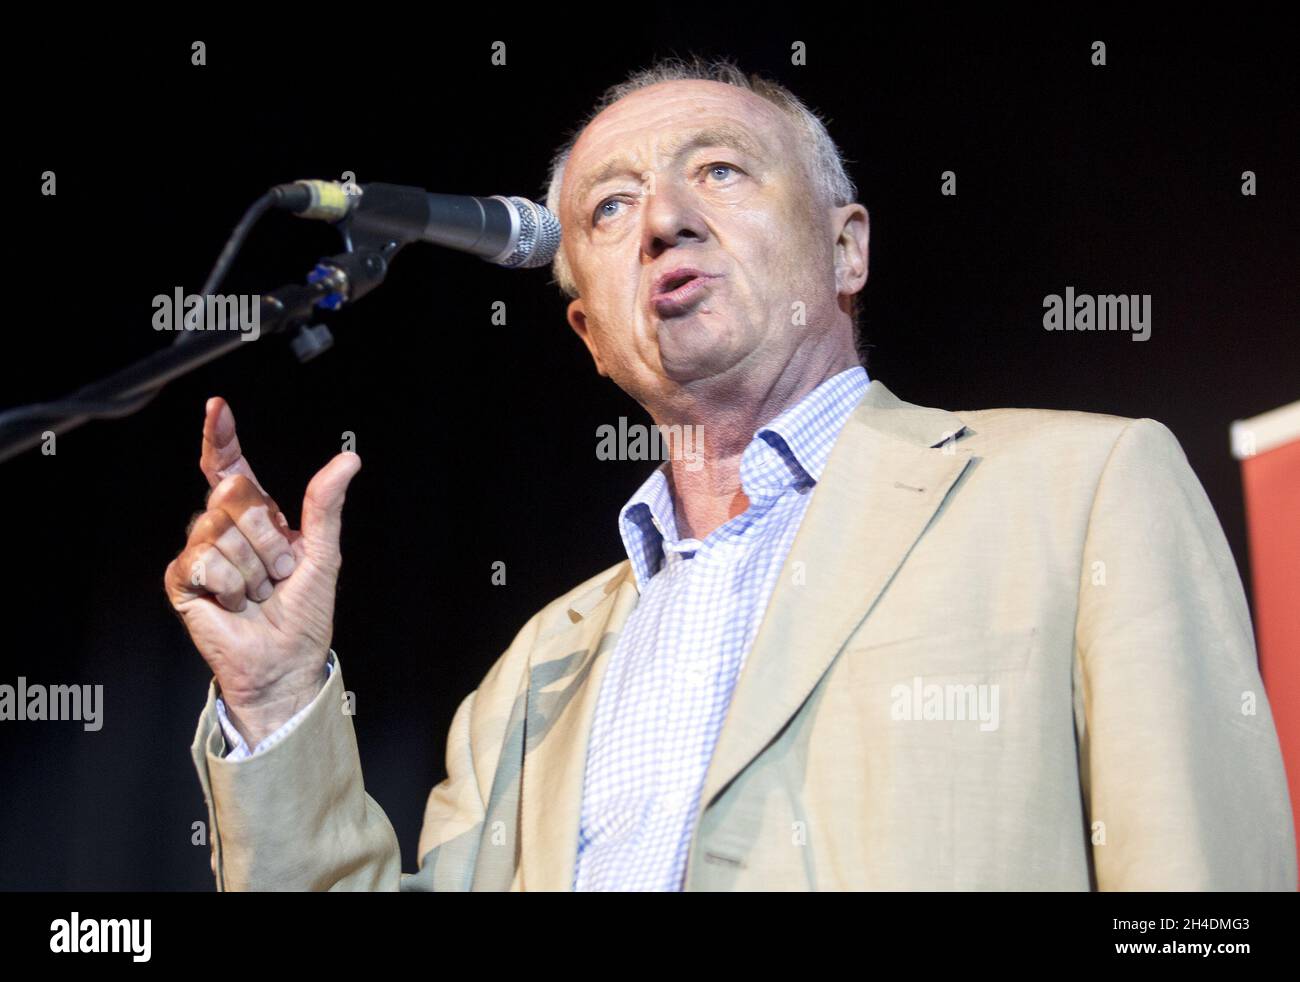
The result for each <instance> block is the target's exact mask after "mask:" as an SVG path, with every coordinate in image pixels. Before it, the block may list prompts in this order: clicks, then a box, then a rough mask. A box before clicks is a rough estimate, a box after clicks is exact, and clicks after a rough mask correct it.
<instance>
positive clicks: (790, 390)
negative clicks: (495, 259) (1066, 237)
mask: <svg viewBox="0 0 1300 982" xmlns="http://www.w3.org/2000/svg"><path fill="white" fill-rule="evenodd" d="M855 197H856V194H855V191H854V188H853V185H852V183H851V182H850V181H849V179H848V177H847V176H846V174H845V172H844V168H843V164H842V161H841V157H840V154H839V152H838V150H837V148H836V146H835V144H834V143H833V142H832V140H831V139H830V137H829V135H828V134H827V132H826V129H825V127H824V125H823V124H822V122H821V120H820V119H819V118H818V117H817V116H816V115H815V114H813V113H812V112H810V111H809V110H808V109H807V108H806V107H805V106H804V105H803V104H802V103H801V102H800V101H799V100H798V99H797V98H796V97H795V96H794V95H793V94H791V93H790V92H789V91H788V90H786V89H784V88H783V87H781V86H779V85H777V84H775V83H772V82H770V81H766V80H763V79H759V78H755V77H749V76H746V75H745V74H744V73H742V72H740V71H739V70H737V69H736V68H735V67H734V66H732V65H730V64H728V63H712V64H704V63H700V62H698V61H696V62H692V63H683V62H677V61H673V62H667V63H662V64H660V65H657V66H655V67H654V68H651V69H649V70H646V71H643V72H639V73H637V74H636V75H634V76H633V77H632V78H630V79H629V80H628V81H627V82H625V83H623V84H621V85H619V86H616V87H614V88H613V89H611V90H610V91H609V92H608V93H606V96H605V98H604V99H603V100H602V101H601V103H600V104H599V105H598V106H597V107H596V110H595V111H594V112H593V114H592V116H591V117H590V118H589V119H588V121H587V122H586V123H585V125H583V126H582V127H580V128H579V131H578V133H577V136H576V139H574V140H572V141H570V142H569V143H568V144H566V146H565V147H563V148H562V149H561V151H560V152H559V153H558V154H557V157H556V161H555V165H554V167H553V171H552V182H551V190H550V195H549V199H548V204H549V205H550V206H551V209H552V210H553V211H555V212H556V213H557V214H558V215H559V216H560V218H561V220H562V223H563V227H564V234H563V243H562V250H561V252H560V255H559V257H558V258H557V260H556V266H555V274H556V279H557V281H558V283H559V285H560V286H561V288H562V289H564V290H565V291H566V293H568V294H569V295H570V296H571V297H572V298H573V299H572V302H571V303H570V305H569V309H568V319H569V323H570V324H571V326H572V327H573V329H574V330H575V331H576V332H577V333H578V335H579V336H580V337H581V338H582V340H583V342H584V343H585V344H586V346H587V348H588V349H589V350H590V352H591V356H592V359H593V360H594V362H595V366H596V370H597V371H598V372H600V373H601V374H602V375H607V376H609V377H610V378H612V379H613V380H614V381H615V382H616V383H617V384H618V385H619V387H620V388H622V389H623V390H624V391H625V392H627V393H628V395H630V396H631V397H632V398H633V399H635V400H636V401H637V402H638V403H640V404H641V405H642V406H643V407H644V408H645V409H646V411H647V412H648V413H649V414H650V416H651V417H652V419H653V420H654V422H655V423H656V424H659V425H660V426H662V427H664V432H666V433H668V434H680V433H699V434H701V436H702V441H703V442H702V447H698V448H695V451H696V452H694V453H692V454H691V460H690V461H689V464H688V462H687V461H686V460H685V459H684V454H683V453H682V452H681V451H682V447H681V446H680V440H677V441H674V440H673V438H672V437H671V436H670V437H669V444H670V446H669V449H670V451H671V452H670V454H669V460H667V461H666V462H665V463H664V465H663V466H661V467H660V468H659V469H657V470H655V471H654V472H653V473H652V474H651V475H650V477H649V479H648V480H647V481H646V482H645V484H644V485H642V487H641V488H640V489H639V490H638V491H637V493H636V494H635V495H634V496H633V497H632V499H631V500H630V501H629V502H628V503H627V505H626V506H625V507H624V508H623V510H622V512H621V513H620V515H619V516H618V529H619V533H620V534H621V536H622V539H623V543H624V545H625V547H626V549H627V560H626V561H625V562H622V563H619V564H618V565H617V566H615V567H613V568H612V569H609V570H606V571H604V572H602V573H600V574H599V575H597V576H595V577H592V578H591V579H589V580H587V581H586V582H584V583H582V584H580V585H578V586H577V587H575V588H574V589H573V590H571V591H570V592H569V593H567V594H565V595H564V596H562V597H560V598H558V599H557V600H555V601H554V602H553V603H551V604H549V605H548V606H546V607H545V608H544V609H542V610H541V611H539V612H538V613H537V614H536V615H534V616H533V618H532V619H531V620H530V621H529V622H528V623H527V624H526V625H525V626H524V627H523V628H522V630H521V631H520V632H519V633H518V635H517V636H516V638H515V640H514V641H513V643H512V644H511V645H510V647H509V648H508V649H507V650H506V652H505V653H504V654H503V655H502V656H501V657H500V658H499V659H498V660H497V662H496V663H495V664H494V665H493V666H492V668H491V669H490V670H489V671H488V673H487V674H486V675H485V676H484V678H483V680H482V682H481V683H480V685H479V686H478V688H477V689H476V690H475V691H474V692H471V693H470V694H469V695H467V696H466V697H465V698H464V700H463V701H462V702H461V704H460V707H459V709H458V711H457V712H456V714H455V717H454V719H453V720H452V723H451V730H450V734H449V737H448V746H447V778H446V780H444V781H443V782H442V783H441V784H439V785H438V786H436V787H435V788H433V789H432V791H431V792H430V794H429V796H428V802H427V806H426V810H425V816H424V825H423V830H422V833H421V836H420V843H419V855H418V856H417V857H416V859H417V869H418V871H417V872H414V873H404V872H402V864H401V859H400V853H399V849H398V844H397V840H396V837H395V835H394V833H393V829H392V826H391V824H390V823H389V821H388V819H387V817H386V816H385V814H384V812H383V810H382V809H381V808H380V807H379V805H378V804H377V803H376V802H375V801H374V800H373V799H372V798H371V797H370V796H369V795H367V794H366V792H365V790H364V786H363V782H362V773H361V766H360V762H359V759H358V754H357V749H356V741H355V736H354V732H353V728H352V722H351V718H350V716H349V715H348V714H347V713H346V711H341V707H342V706H345V705H346V701H345V698H344V693H345V688H344V684H343V679H342V667H341V660H340V659H339V657H338V655H337V653H335V652H334V651H332V650H331V649H330V639H331V634H332V619H333V604H334V586H335V582H336V579H337V575H338V570H339V564H340V556H339V545H338V542H339V528H340V516H341V512H342V507H343V499H344V494H345V491H346V488H347V485H348V483H349V481H350V480H351V478H352V477H353V475H355V473H356V472H357V470H358V469H359V467H360V461H359V460H358V458H357V457H356V455H354V454H340V455H339V456H338V457H336V458H335V459H334V460H332V461H331V462H330V463H329V464H327V465H326V466H325V467H324V468H323V469H322V470H321V471H320V472H319V473H318V474H317V475H316V477H314V478H313V479H312V481H311V483H310V484H309V485H308V488H307V492H306V497H305V499H304V502H303V509H302V529H301V531H296V530H292V529H290V528H289V527H288V525H287V523H285V521H284V519H283V516H282V515H281V513H280V510H279V508H278V506H277V505H276V504H275V502H274V500H273V499H271V498H270V497H269V495H267V493H266V492H265V490H264V489H263V488H262V486H261V485H260V484H259V483H258V481H257V478H256V476H255V475H254V473H253V471H252V468H251V466H250V465H249V463H248V461H247V459H246V458H245V457H244V456H243V454H242V451H241V448H240V445H239V441H238V439H237V437H236V432H235V422H234V417H233V415H232V413H231V411H230V408H229V407H228V406H226V405H225V404H224V402H223V401H222V400H220V399H213V400H211V401H210V402H209V404H208V410H207V416H206V420H205V423H204V442H203V457H202V461H201V464H202V468H203V471H204V473H205V474H206V475H207V477H208V480H209V482H210V483H211V485H212V487H213V491H212V493H211V495H210V497H209V500H208V505H207V511H206V512H205V513H204V514H203V515H202V516H201V517H200V518H199V519H198V520H197V521H196V522H195V523H194V524H193V526H192V528H191V531H190V536H189V541H188V543H187V544H186V546H185V548H184V550H183V551H182V552H181V553H180V555H178V556H177V557H176V559H175V560H174V561H173V562H172V564H171V565H170V566H169V567H168V570H167V575H166V585H167V592H168V595H169V597H170V599H171V601H172V603H173V605H174V606H175V608H176V609H177V611H179V613H180V614H181V615H182V617H183V618H184V620H185V623H186V625H187V628H188V629H189V631H190V633H191V636H192V638H193V640H194V642H195V644H196V645H197V647H198V649H199V652H200V653H201V654H202V655H203V657H204V658H205V659H206V660H207V662H208V664H209V665H210V666H211V668H212V670H213V673H214V675H215V679H214V682H213V686H212V687H211V689H210V692H209V698H208V703H207V706H206V707H205V709H204V711H203V714H202V717H201V719H200V721H199V726H198V731H197V733H196V736H195V741H194V745H193V754H194V762H195V765H196V767H197V769H198V773H199V777H200V780H201V782H202V784H203V788H204V793H205V796H206V798H207V801H208V805H209V811H210V817H211V833H212V846H213V870H214V873H215V874H216V877H217V884H218V887H219V888H220V889H223V890H255V889H286V888H288V889H294V888H297V889H313V890H315V889H342V890H411V891H414V890H469V889H474V890H507V889H512V890H522V889H532V890H536V889H542V890H568V889H576V890H680V889H692V890H725V889H761V890H784V889H904V890H910V889H922V890H951V889H957V890H989V889H1019V890H1088V889H1102V890H1115V889H1138V890H1152V889H1190V890H1221V889H1291V888H1294V884H1295V878H1296V856H1295V846H1294V841H1293V838H1292V831H1291V818H1292V816H1291V812H1290V804H1289V802H1288V799H1287V796H1286V779H1285V777H1284V774H1283V769H1282V760H1281V755H1280V751H1279V747H1278V741H1277V737H1276V733H1275V730H1274V727H1273V721H1272V716H1271V714H1270V708H1269V704H1268V700H1267V698H1266V696H1265V694H1264V690H1263V686H1262V683H1261V680H1260V676H1259V673H1258V670H1257V667H1256V656H1255V649H1254V644H1253V639H1252V633H1251V624H1250V616H1249V611H1248V608H1247V606H1246V601H1245V597H1244V594H1243V591H1242V588H1241V582H1240V579H1239V577H1238V574H1237V571H1236V568H1235V566H1234V564H1233V560H1232V557H1231V555H1230V553H1229V551H1228V548H1227V544H1226V542H1225V540H1224V537H1223V533H1222V530H1221V529H1220V527H1219V524H1218V521H1217V519H1216V518H1215V515H1214V512H1213V510H1212V509H1211V507H1210V504H1209V502H1208V500H1207V499H1206V496H1205V493H1204V491H1203V490H1202V488H1201V486H1200V484H1199V483H1198V482H1197V479H1196V477H1195V475H1194V474H1193V473H1192V471H1191V469H1190V467H1189V466H1188V464H1187V461H1186V459H1185V457H1184V456H1183V454H1182V451H1181V450H1180V448H1179V446H1178V443H1177V441H1176V440H1175V439H1174V438H1173V436H1172V434H1170V432H1169V431H1168V430H1167V429H1166V428H1165V427H1164V426H1162V425H1161V424H1160V423H1158V422H1155V421H1154V420H1151V419H1126V418H1120V417H1114V416H1103V415H1096V414H1090V413H1074V412H1048V411H1038V410H1015V409H994V410H979V411H971V412H959V413H951V412H947V411H944V410H940V409H932V408H926V407H922V406H916V405H912V404H909V403H907V402H904V401H902V400H900V399H899V398H897V397H896V396H894V395H893V394H892V393H891V392H890V391H889V390H888V389H887V388H886V387H885V386H884V385H883V384H882V383H881V382H880V381H879V380H871V379H869V378H868V376H867V372H866V370H865V368H864V367H863V366H862V365H861V364H860V363H859V358H858V355H857V350H858V345H857V343H856V336H855V335H856V329H857V319H858V310H857V295H858V293H859V291H860V290H861V289H862V287H863V285H864V283H865V282H866V279H867V257H868V241H869V238H868V216H867V212H866V210H865V209H864V208H863V207H862V205H860V204H857V203H855V200H854V199H855Z"/></svg>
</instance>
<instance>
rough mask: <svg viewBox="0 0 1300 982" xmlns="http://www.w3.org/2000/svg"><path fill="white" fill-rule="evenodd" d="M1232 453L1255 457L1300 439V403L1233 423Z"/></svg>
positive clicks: (1238, 456) (1241, 456)
mask: <svg viewBox="0 0 1300 982" xmlns="http://www.w3.org/2000/svg"><path fill="white" fill-rule="evenodd" d="M1231 434H1232V455H1233V456H1234V457H1236V458H1237V459H1238V460H1245V459H1246V458H1247V457H1254V456H1256V455H1257V454H1262V453H1265V452H1267V451H1269V450H1272V449H1273V448H1274V447H1280V446H1282V445H1283V444H1284V443H1290V442H1291V441H1292V440H1300V402H1293V403H1291V404H1290V405H1288V406H1280V407H1278V408H1277V409H1273V410H1270V411H1269V412H1266V413H1261V414H1260V415H1258V416H1252V417H1251V418H1250V419H1239V420H1237V421H1236V422H1234V423H1233V424H1232V430H1231Z"/></svg>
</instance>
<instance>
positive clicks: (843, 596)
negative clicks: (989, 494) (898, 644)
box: [686, 379, 972, 883]
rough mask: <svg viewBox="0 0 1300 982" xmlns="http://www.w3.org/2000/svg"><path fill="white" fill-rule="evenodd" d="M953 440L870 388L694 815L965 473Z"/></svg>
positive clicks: (805, 527)
mask: <svg viewBox="0 0 1300 982" xmlns="http://www.w3.org/2000/svg"><path fill="white" fill-rule="evenodd" d="M965 432H969V431H966V430H965V427H964V426H963V424H962V422H961V420H960V419H958V418H957V416H955V415H953V414H952V413H950V412H947V411H945V410H942V409H931V408H927V407H923V406H914V405H912V404H910V403H906V402H903V401H901V400H900V399H898V398H897V397H896V396H895V395H894V394H893V393H892V392H890V391H889V390H888V389H887V388H886V387H885V386H884V385H883V384H882V383H881V382H880V381H879V380H876V379H873V380H872V382H871V384H870V385H869V386H868V388H867V392H866V394H865V395H864V396H863V399H862V402H861V403H859V405H858V406H857V408H856V409H855V410H854V412H853V415H852V416H851V417H850V418H849V421H848V423H846V424H845V427H844V430H843V431H842V432H841V434H840V436H839V438H838V439H837V440H836V442H835V446H834V448H833V449H832V451H831V455H830V458H829V460H828V461H827V464H826V469H825V472H824V473H823V474H822V477H821V480H820V481H818V482H817V486H816V488H815V489H814V491H813V498H812V501H811V502H809V505H808V511H807V512H806V513H805V515H804V518H803V522H802V524H801V525H800V528H799V531H798V533H797V535H796V538H795V540H794V543H793V545H792V546H791V549H790V553H789V555H788V556H787V558H786V561H785V564H784V566H783V567H782V570H781V573H780V576H779V577H778V579H777V582H776V586H775V587H774V589H773V591H772V597H771V599H770V601H769V603H768V606H767V612H766V614H765V615H764V619H763V621H762V624H761V625H760V627H759V631H758V634H757V636H756V638H755V640H754V645H753V648H752V649H751V650H750V652H749V654H748V656H747V657H746V659H745V664H744V666H743V668H742V670H741V674H740V677H739V679H737V682H736V689H735V692H734V693H733V695H732V700H731V704H730V707H729V709H728V712H727V717H726V721H725V722H724V724H723V728H722V731H721V733H720V735H719V738H718V743H717V746H716V747H715V749H714V753H713V758H712V760H711V761H710V764H709V770H708V773H707V776H706V778H705V783H704V792H703V794H702V795H701V797H700V809H701V811H703V809H705V808H707V807H708V806H709V804H710V803H711V802H712V800H713V798H714V797H716V796H717V795H718V794H719V792H721V791H722V790H723V789H725V788H726V786H727V785H728V784H729V783H730V782H731V780H732V779H733V778H735V777H736V775H737V774H739V773H740V772H741V771H742V770H743V769H744V768H745V766H746V765H747V764H748V763H749V762H750V761H751V760H752V759H753V758H754V757H755V756H756V755H757V754H758V753H759V752H760V751H762V749H763V748H764V747H765V746H766V745H767V744H768V743H769V742H770V741H771V740H772V739H773V738H774V737H775V736H776V735H777V734H778V733H779V732H780V730H781V729H782V728H783V727H784V726H785V724H786V722H787V721H788V720H789V719H790V717H791V716H793V715H794V714H795V712H796V711H797V710H798V708H799V706H800V705H802V704H803V702H804V700H805V699H806V698H807V697H808V695H809V693H810V692H811V691H812V689H813V688H814V687H815V686H816V685H817V682H818V680H819V679H820V678H821V677H822V675H823V673H824V672H825V671H826V669H827V668H828V667H829V666H830V664H831V662H832V661H834V659H835V656H836V655H837V654H838V653H839V651H840V649H841V648H842V647H843V645H844V643H845V642H846V641H847V640H848V639H849V637H850V635H852V633H853V632H854V630H855V629H856V628H857V627H858V625H859V624H860V623H861V622H862V620H863V618H865V617H866V616H867V615H868V613H869V612H870V610H871V608H872V606H873V605H874V604H875V602H876V599H877V598H878V597H879V596H880V593H881V591H882V590H883V589H884V588H885V585H886V584H887V583H888V582H889V580H890V579H891V578H892V577H893V575H894V573H895V572H896V571H897V569H898V567H899V566H900V565H901V564H902V562H903V560H904V559H905V557H906V556H907V553H908V551H909V550H910V549H911V547H912V545H913V544H914V543H915V542H916V540H917V539H918V538H919V537H920V535H921V532H922V531H923V530H924V529H925V527H926V525H927V524H929V522H930V520H931V518H933V517H934V514H935V512H936V511H937V510H938V509H939V506H940V504H941V503H942V502H943V500H944V498H945V496H946V495H947V494H948V491H949V489H950V488H952V486H953V484H954V483H956V481H957V479H958V478H959V477H960V476H961V474H962V472H963V471H964V470H965V469H966V467H967V465H968V464H969V463H970V460H971V456H972V455H971V451H969V450H965V449H959V448H958V446H957V444H958V442H959V440H960V437H961V436H962V435H964V433H965ZM949 441H950V442H949ZM945 443H947V444H948V445H947V446H946V447H945V446H943V444H945ZM697 820H698V815H697ZM690 862H691V865H694V862H695V849H694V844H693V845H692V850H691V859H690ZM686 882H687V883H689V882H690V870H689V869H688V871H687V879H686Z"/></svg>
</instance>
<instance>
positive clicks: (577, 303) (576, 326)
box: [568, 297, 609, 378]
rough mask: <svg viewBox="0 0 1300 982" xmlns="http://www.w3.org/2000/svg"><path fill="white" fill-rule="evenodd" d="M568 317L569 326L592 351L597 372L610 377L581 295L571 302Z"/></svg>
mask: <svg viewBox="0 0 1300 982" xmlns="http://www.w3.org/2000/svg"><path fill="white" fill-rule="evenodd" d="M568 318H569V326H570V327H572V328H573V330H574V333H576V334H577V335H578V337H580V338H582V343H583V344H585V345H586V346H587V350H588V351H590V352H591V360H592V361H594V362H595V363H596V371H597V373H598V374H600V375H603V376H605V377H606V378H608V377H609V372H607V371H605V366H604V364H603V363H602V362H601V360H600V348H599V347H597V345H596V339H595V338H594V337H593V336H592V334H591V331H590V330H589V329H588V327H587V313H586V311H585V310H584V309H583V306H582V298H581V297H579V298H578V299H577V300H574V301H572V302H571V303H570V304H569V311H568Z"/></svg>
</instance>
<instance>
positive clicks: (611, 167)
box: [577, 124, 762, 201]
mask: <svg viewBox="0 0 1300 982" xmlns="http://www.w3.org/2000/svg"><path fill="white" fill-rule="evenodd" d="M715 146H729V147H735V148H736V149H737V150H739V151H741V152H742V153H746V154H749V155H750V156H752V157H757V156H761V154H762V148H761V146H760V144H759V143H758V141H757V140H755V139H754V138H753V137H752V136H750V135H749V134H748V133H747V132H746V131H745V130H743V129H740V128H739V127H737V126H727V125H725V124H724V125H720V126H710V127H708V128H706V129H702V130H696V131H695V132H694V133H690V134H688V135H686V136H685V137H683V138H682V139H680V140H678V141H677V142H676V143H673V144H669V145H668V146H667V147H664V148H661V149H660V153H661V154H664V155H665V156H669V157H679V156H681V155H682V154H684V153H687V152H688V151H691V150H695V149H698V148H699V147H715ZM633 172H634V168H633V167H632V165H631V161H629V160H628V158H627V157H615V158H613V159H612V160H607V161H605V163H603V164H601V165H600V166H599V167H598V168H596V170H595V171H593V172H592V173H591V174H590V175H589V176H588V177H586V178H585V179H584V180H583V181H582V183H581V184H580V185H579V186H578V192H577V200H578V201H582V200H583V199H584V198H586V197H587V195H588V194H590V193H591V191H592V189H593V188H594V187H596V186H597V185H598V184H603V183H605V182H606V181H608V180H609V179H610V178H613V177H618V176H619V175H620V174H628V173H633Z"/></svg>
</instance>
